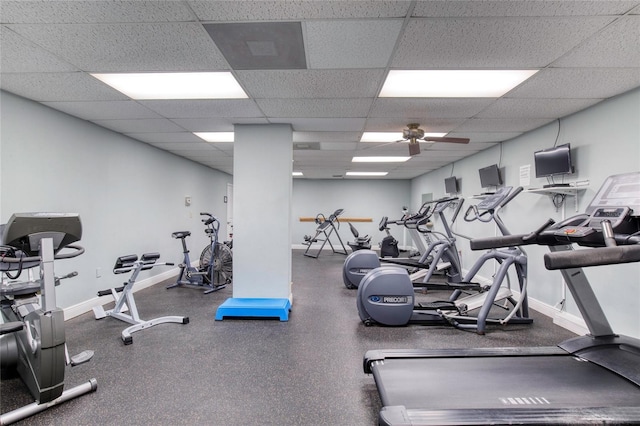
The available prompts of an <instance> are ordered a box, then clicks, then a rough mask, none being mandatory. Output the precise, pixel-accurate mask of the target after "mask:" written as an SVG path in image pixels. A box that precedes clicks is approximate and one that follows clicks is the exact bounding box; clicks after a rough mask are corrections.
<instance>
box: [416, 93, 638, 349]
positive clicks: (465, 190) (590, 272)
mask: <svg viewBox="0 0 640 426" xmlns="http://www.w3.org/2000/svg"><path fill="white" fill-rule="evenodd" d="M560 124H561V125H560V134H559V136H558V142H557V143H558V144H563V143H570V144H571V148H572V154H573V155H574V157H573V161H574V165H575V167H576V173H575V174H573V175H571V176H569V177H567V179H566V181H567V182H574V181H581V180H585V179H587V180H589V181H590V185H589V188H588V189H587V190H585V191H583V192H581V193H580V195H579V196H578V206H577V210H578V211H579V212H583V211H584V210H585V209H586V207H587V206H588V204H589V203H590V201H591V199H592V198H593V196H594V195H595V193H596V192H597V190H598V189H599V187H600V185H601V184H602V182H603V181H604V179H605V178H606V177H607V176H609V175H613V174H618V173H626V172H633V171H638V170H640V89H636V90H633V91H631V92H628V93H626V94H623V95H621V96H618V97H616V98H614V99H610V100H608V101H604V102H601V103H599V104H597V105H595V106H593V107H592V108H589V109H587V110H585V111H582V112H579V113H576V114H574V115H571V116H569V117H566V118H563V119H562V120H561V123H560ZM557 135H558V122H557V121H556V122H553V123H551V124H549V125H547V126H544V127H542V128H540V129H537V130H535V131H532V132H529V133H527V134H525V135H522V136H520V137H517V138H515V139H513V140H510V141H507V142H504V143H503V144H502V145H501V146H494V147H492V148H490V149H487V150H485V151H482V152H480V153H478V154H475V155H473V156H471V157H467V158H465V159H463V160H461V161H458V162H456V163H455V164H453V165H448V166H446V167H443V168H441V169H439V170H436V171H434V172H431V173H429V174H426V175H423V176H420V177H418V178H416V179H414V180H413V182H412V187H411V193H412V195H411V200H412V205H413V206H414V207H415V206H416V205H419V203H420V196H421V194H422V193H425V192H433V193H434V196H442V195H444V183H443V181H444V178H445V177H448V176H450V175H451V174H453V175H455V176H457V177H459V178H461V191H462V195H463V196H464V197H467V199H466V201H465V203H467V204H468V203H473V202H477V201H478V200H473V199H470V198H468V197H470V196H471V195H473V194H478V193H480V192H481V188H480V184H479V182H478V169H479V168H481V167H485V166H488V165H491V164H494V163H497V164H500V166H501V167H502V168H503V169H502V170H503V172H504V174H503V179H504V181H505V183H506V185H510V186H519V185H520V180H519V169H520V166H522V165H526V164H530V165H531V174H532V178H531V187H541V186H542V185H544V184H546V183H547V182H546V180H543V179H536V178H535V174H534V168H533V152H534V151H537V150H540V149H544V148H549V147H551V146H553V145H554V141H555V140H556V136H557ZM471 143H473V141H472V142H471ZM452 170H453V172H452ZM525 188H526V187H525ZM574 202H575V198H571V197H568V198H567V200H566V201H565V204H564V206H563V208H561V209H559V210H556V208H555V207H554V206H553V204H552V202H551V199H550V197H549V196H547V195H539V194H528V193H522V194H520V195H519V196H518V197H516V198H515V199H514V200H513V202H512V203H510V205H508V206H507V207H506V208H505V209H504V211H503V213H502V218H503V219H504V221H505V223H506V224H507V227H508V228H509V230H510V231H511V232H512V233H514V234H517V233H526V232H530V231H532V230H534V229H536V228H537V227H538V226H540V225H541V224H542V223H544V221H545V220H546V219H547V218H553V219H554V220H556V221H558V220H560V219H562V218H564V217H570V216H572V215H574V214H576V207H575V205H574ZM455 229H456V231H457V232H460V233H462V234H464V235H468V236H471V237H482V236H489V235H494V232H495V229H494V228H493V227H491V226H488V225H486V224H481V223H478V222H473V223H465V222H464V221H458V223H457V225H456V227H455ZM459 248H460V249H462V251H463V257H462V258H463V267H464V268H466V269H468V268H470V266H471V265H472V264H473V262H474V261H475V259H476V258H477V256H478V255H479V254H478V253H474V252H471V251H470V250H469V245H468V242H467V241H465V240H464V239H460V241H459ZM525 249H526V251H527V253H528V254H529V294H530V297H531V298H533V299H535V301H538V302H541V303H542V304H545V305H549V306H555V305H556V304H557V303H558V302H560V301H561V300H562V279H561V276H560V273H559V272H557V271H547V270H546V269H545V268H544V265H543V260H542V256H543V255H544V253H545V252H546V251H547V249H545V248H543V247H536V246H527V247H526V248H525ZM586 273H587V276H588V277H589V279H590V280H591V283H592V285H593V286H594V288H595V291H596V294H597V296H598V297H599V299H600V301H601V303H602V304H603V308H604V309H605V312H606V314H607V315H608V316H609V320H610V322H611V323H612V325H613V327H614V330H616V331H617V332H620V333H622V334H627V335H632V336H636V337H640V265H639V264H637V263H636V264H628V265H617V266H606V267H598V268H588V269H586ZM483 274H484V275H485V276H490V271H487V270H483ZM566 309H567V311H568V312H569V313H572V314H574V315H578V316H579V315H580V314H579V313H578V311H577V308H576V307H575V306H574V304H573V302H572V301H569V303H568V305H567V306H566Z"/></svg>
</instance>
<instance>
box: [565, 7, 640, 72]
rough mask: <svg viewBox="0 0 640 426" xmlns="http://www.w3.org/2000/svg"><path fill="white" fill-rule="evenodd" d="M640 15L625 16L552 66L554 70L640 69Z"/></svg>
mask: <svg viewBox="0 0 640 426" xmlns="http://www.w3.org/2000/svg"><path fill="white" fill-rule="evenodd" d="M639 45H640V15H634V16H626V17H623V18H620V19H618V20H617V21H616V22H614V23H613V24H611V25H609V26H608V27H606V28H604V29H603V30H602V31H600V32H598V33H597V34H595V35H594V36H592V37H591V38H589V40H587V41H585V42H584V43H583V44H581V45H580V46H578V47H576V48H575V49H573V50H571V51H570V52H569V53H567V54H566V55H564V56H562V57H561V58H560V59H559V60H557V61H556V62H554V63H553V66H554V67H603V68H613V67H636V68H637V67H638V66H640V65H638V64H640V48H639V47H638V46H639Z"/></svg>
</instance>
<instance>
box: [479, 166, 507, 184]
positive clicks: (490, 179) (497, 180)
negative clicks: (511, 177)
mask: <svg viewBox="0 0 640 426" xmlns="http://www.w3.org/2000/svg"><path fill="white" fill-rule="evenodd" d="M478 173H479V174H480V186H481V187H483V188H488V187H490V186H499V185H501V184H502V178H501V177H500V169H499V168H498V165H497V164H492V165H490V166H487V167H483V168H481V169H480V170H478Z"/></svg>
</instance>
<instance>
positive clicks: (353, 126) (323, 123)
mask: <svg viewBox="0 0 640 426" xmlns="http://www.w3.org/2000/svg"><path fill="white" fill-rule="evenodd" d="M269 121H270V122H271V123H274V124H278V123H284V124H287V123H290V124H291V126H292V127H293V130H294V131H300V132H322V131H325V130H326V129H332V130H334V131H336V132H361V131H362V128H363V127H364V121H365V120H364V118H292V117H274V118H270V119H269Z"/></svg>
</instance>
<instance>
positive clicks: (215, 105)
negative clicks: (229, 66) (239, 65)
mask: <svg viewBox="0 0 640 426" xmlns="http://www.w3.org/2000/svg"><path fill="white" fill-rule="evenodd" d="M139 102H140V104H142V105H144V106H146V107H147V108H149V109H150V110H152V111H155V112H157V113H158V114H160V115H162V116H164V117H167V118H207V117H262V116H263V114H262V112H261V111H260V110H259V109H258V107H257V106H256V103H255V102H254V101H253V100H251V99H220V100H217V99H213V100H212V99H193V100H191V99H190V100H157V101H155V100H154V101H139Z"/></svg>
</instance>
